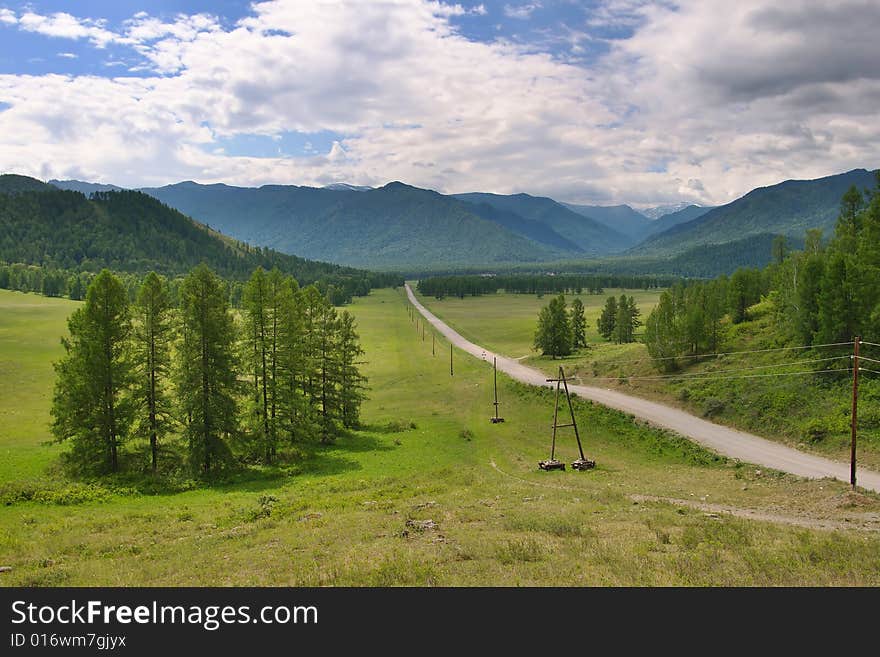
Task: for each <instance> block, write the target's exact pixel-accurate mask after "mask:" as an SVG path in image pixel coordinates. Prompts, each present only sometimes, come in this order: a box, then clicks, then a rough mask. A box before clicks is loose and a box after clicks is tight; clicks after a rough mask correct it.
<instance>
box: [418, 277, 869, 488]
mask: <svg viewBox="0 0 880 657" xmlns="http://www.w3.org/2000/svg"><path fill="white" fill-rule="evenodd" d="M406 294H407V296H408V297H409V300H410V301H411V302H412V304H413V305H414V306H415V307H416V309H417V310H418V311H419V312H420V313H421V314H422V316H423V317H424V318H425V319H426V320H427V321H428V322H429V323H430V324H431V325H432V326H434V328H436V329H437V331H439V332H440V333H442V334H443V335H444V336H445V337H446V338H447V339H448V340H449V341H450V342H451V343H452V344H453V345H455V346H456V347H458V348H459V349H461V350H462V351H466V352H467V353H469V354H471V355H472V356H475V357H476V358H483V357H485V358H487V359H491V358H493V357H494V358H496V359H497V362H498V369H499V370H501V371H502V372H504V373H505V374H507V375H509V376H510V377H511V378H514V379H516V380H517V381H521V382H523V383H528V384H530V385H535V386H546V385H548V384H547V381H546V379H547V375H546V374H544V372H541V371H540V370H536V369H535V368H533V367H528V366H527V365H523V364H522V363H520V362H519V361H517V360H514V359H512V358H508V357H507V356H502V355H500V354H496V353H493V352H491V351H489V350H488V349H486V348H484V347H481V346H479V345H476V344H474V343H473V342H470V341H468V340H466V339H465V338H463V337H462V336H461V335H459V334H458V333H457V332H456V331H455V330H453V329H452V328H451V327H449V326H448V325H447V324H446V323H445V322H443V321H442V320H441V319H439V318H438V317H437V316H436V315H434V314H433V313H432V312H431V311H429V310H428V309H427V308H425V307H424V306H423V305H422V304H421V303H420V302H419V300H418V299H417V298H416V296H415V294H413V291H412V289H411V288H410V286H409V285H408V284H407V285H406ZM568 388H569V390H570V391H571V392H574V393H576V394H577V395H578V396H579V397H583V398H584V399H591V400H592V401H594V402H597V403H599V404H602V405H603V406H608V407H609V408H614V409H616V410H618V411H623V412H624V413H629V414H630V415H634V416H635V417H637V418H639V419H642V420H645V421H647V422H649V423H650V424H653V425H655V426H658V427H662V428H664V429H669V430H671V431H674V432H676V433H678V434H680V435H682V436H684V437H686V438H688V439H690V440H693V441H694V442H696V443H699V444H700V445H703V446H704V447H706V448H708V449H710V450H712V451H714V452H717V453H718V454H722V455H724V456H727V457H730V458H733V459H739V460H740V461H744V462H746V463H754V464H756V465H763V466H764V467H767V468H773V469H774V470H780V471H782V472H789V473H791V474H794V475H798V476H800V477H807V478H810V479H821V478H823V477H832V478H834V479H840V480H841V481H846V482H849V475H850V466H849V463H841V462H838V461H832V460H830V459H826V458H823V457H821V456H814V455H812V454H806V453H804V452H800V451H798V450H796V449H792V448H791V447H786V446H785V445H782V444H780V443H776V442H773V441H771V440H767V439H766V438H760V437H758V436H755V435H752V434H749V433H745V432H743V431H737V430H736V429H731V428H730V427H725V426H722V425H720V424H715V423H714V422H709V421H707V420H704V419H702V418H698V417H696V416H694V415H691V414H690V413H687V412H685V411H682V410H680V409H677V408H673V407H671V406H666V405H664V404H659V403H657V402H653V401H648V400H647V399H641V398H639V397H633V396H632V395H627V394H624V393H622V392H618V391H616V390H608V389H606V388H595V387H592V386H583V385H573V384H569V386H568ZM856 483H857V484H858V486H859V487H861V488H865V489H868V490H872V491H874V492H878V493H880V473H877V472H874V471H872V470H866V469H864V468H858V470H857V473H856Z"/></svg>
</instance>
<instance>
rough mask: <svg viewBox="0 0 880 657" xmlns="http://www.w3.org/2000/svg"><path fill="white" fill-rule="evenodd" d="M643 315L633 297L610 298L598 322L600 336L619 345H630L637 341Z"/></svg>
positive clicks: (606, 301) (622, 295) (623, 295)
mask: <svg viewBox="0 0 880 657" xmlns="http://www.w3.org/2000/svg"><path fill="white" fill-rule="evenodd" d="M641 315H642V313H641V311H640V310H639V308H638V306H636V300H635V299H634V298H633V297H627V296H626V295H625V294H621V295H620V299H617V298H615V297H608V298H607V299H606V300H605V306H604V307H603V308H602V312H601V313H600V315H599V318H598V319H597V320H596V328H597V329H598V331H599V335H601V336H602V337H603V338H605V339H606V340H613V341H614V342H616V343H617V344H629V343H630V342H635V340H636V337H635V332H636V329H637V328H639V327H640V326H641V325H642V320H641V319H640V317H641Z"/></svg>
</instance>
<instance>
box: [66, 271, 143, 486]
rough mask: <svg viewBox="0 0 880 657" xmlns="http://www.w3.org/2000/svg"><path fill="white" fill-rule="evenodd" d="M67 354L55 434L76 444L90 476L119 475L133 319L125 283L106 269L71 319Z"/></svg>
mask: <svg viewBox="0 0 880 657" xmlns="http://www.w3.org/2000/svg"><path fill="white" fill-rule="evenodd" d="M68 330H69V332H70V337H69V338H66V339H64V340H63V344H64V348H65V351H66V356H65V357H64V358H63V359H62V360H61V361H60V362H59V363H58V364H57V365H56V372H57V373H58V379H57V381H56V385H55V395H54V401H53V406H52V416H53V418H54V421H53V424H52V431H53V433H54V434H55V437H56V439H58V440H59V441H63V440H70V441H71V442H72V443H73V452H72V454H73V461H74V463H75V465H76V466H77V467H78V468H79V469H81V470H83V471H88V472H97V473H104V472H116V471H117V470H118V469H119V454H118V452H119V446H120V444H121V443H122V442H123V441H124V440H125V439H126V438H127V437H128V435H129V432H130V429H131V419H132V413H133V407H132V404H131V400H130V398H128V397H127V395H126V391H127V389H128V387H129V385H130V384H131V383H132V367H131V361H130V357H129V354H128V339H129V335H130V331H131V319H130V312H129V307H128V301H127V298H126V294H125V290H124V289H123V287H122V284H121V283H120V281H119V279H117V278H116V277H115V276H113V274H111V273H110V272H109V271H107V270H103V271H102V272H101V273H100V274H98V276H97V277H96V278H95V280H94V281H93V282H92V284H91V285H90V286H89V290H88V293H87V294H86V302H85V305H84V306H83V307H82V308H80V309H78V310H77V311H75V312H74V313H73V315H71V317H70V320H69V321H68Z"/></svg>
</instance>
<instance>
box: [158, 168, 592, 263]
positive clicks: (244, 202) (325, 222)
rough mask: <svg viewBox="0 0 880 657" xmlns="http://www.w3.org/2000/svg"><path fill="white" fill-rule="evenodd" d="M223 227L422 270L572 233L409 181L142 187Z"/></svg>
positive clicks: (556, 244)
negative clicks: (349, 185) (362, 187)
mask: <svg viewBox="0 0 880 657" xmlns="http://www.w3.org/2000/svg"><path fill="white" fill-rule="evenodd" d="M144 191H146V192H147V193H149V194H151V195H153V196H155V197H156V198H158V199H160V200H162V201H163V202H165V203H168V204H169V205H171V206H173V207H176V208H178V209H179V210H181V211H183V212H185V213H187V214H189V215H191V216H193V217H195V218H196V219H198V220H200V221H204V222H205V223H208V224H210V225H211V226H212V227H215V228H218V229H220V230H222V231H223V232H224V233H227V234H230V235H234V236H236V237H238V238H239V239H245V240H247V241H249V242H252V243H256V244H264V245H269V246H271V247H272V248H275V249H278V250H281V251H284V252H285V253H295V254H297V255H300V256H304V257H308V258H316V259H320V260H328V261H333V262H340V263H345V264H348V265H353V266H363V267H373V268H394V269H398V270H400V269H403V270H410V271H411V270H420V269H422V268H425V267H431V266H437V265H438V264H441V263H442V264H444V265H447V266H455V265H475V264H493V263H516V262H541V261H547V260H554V259H558V258H560V256H563V255H569V256H570V255H574V254H575V253H576V251H575V250H573V249H572V250H568V249H567V248H566V247H567V244H568V242H567V240H566V238H565V237H562V236H560V235H558V234H552V233H551V232H549V231H548V232H547V234H546V236H544V237H543V238H539V240H538V241H535V240H534V239H532V238H533V237H535V236H536V234H537V233H538V232H539V231H540V230H541V227H540V226H536V225H535V224H534V222H529V221H528V220H527V218H523V217H512V216H510V215H506V216H505V215H502V214H497V215H494V216H493V215H489V214H488V213H487V212H486V211H485V208H482V209H481V208H478V207H474V206H473V205H471V204H469V203H464V202H461V201H459V200H457V199H455V198H452V197H449V196H444V195H442V194H438V193H437V192H433V191H430V190H425V189H419V188H416V187H411V186H409V185H404V184H402V183H389V184H388V185H385V186H384V187H381V188H378V189H373V190H366V191H362V192H355V191H350V190H334V189H318V188H313V187H294V186H283V185H266V186H263V187H260V188H241V187H230V186H227V185H198V184H196V183H191V182H187V183H180V184H178V185H169V186H167V187H161V188H156V189H147V190H144Z"/></svg>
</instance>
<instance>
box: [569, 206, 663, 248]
mask: <svg viewBox="0 0 880 657" xmlns="http://www.w3.org/2000/svg"><path fill="white" fill-rule="evenodd" d="M562 205H564V206H565V207H567V208H568V209H569V210H571V211H572V212H577V213H578V214H579V215H582V216H584V217H589V218H590V219H595V220H596V221H598V222H599V223H600V224H602V225H604V226H607V227H608V228H611V229H612V230H614V231H617V232H618V233H621V234H623V235H626V236H627V237H629V238H630V239H631V240H632V243H633V244H636V243H637V242H640V241H642V240H643V239H644V238H645V237H646V236H647V235H648V233H649V232H650V228H651V226H652V222H651V220H650V219H648V218H647V217H645V215H643V214H641V213H640V212H636V211H635V210H633V209H632V208H631V207H629V206H628V205H610V206H604V205H575V204H573V203H563V204H562Z"/></svg>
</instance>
